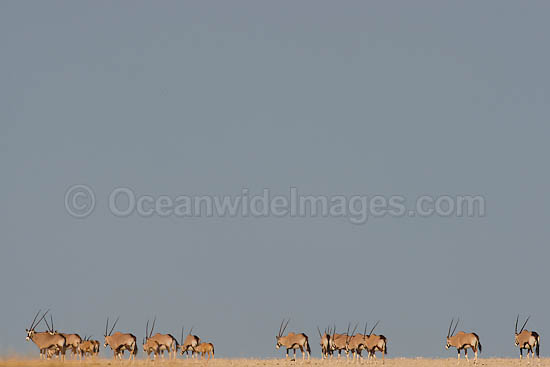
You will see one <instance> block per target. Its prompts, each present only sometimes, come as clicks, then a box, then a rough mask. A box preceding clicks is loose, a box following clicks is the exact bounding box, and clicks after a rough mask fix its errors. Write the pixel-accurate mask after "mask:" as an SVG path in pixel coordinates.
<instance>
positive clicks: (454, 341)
mask: <svg viewBox="0 0 550 367" xmlns="http://www.w3.org/2000/svg"><path fill="white" fill-rule="evenodd" d="M453 321H454V319H453V320H451V325H449V330H448V331H447V344H446V345H445V348H446V349H449V348H450V347H455V348H456V351H457V354H458V355H457V362H456V363H457V364H458V363H460V351H461V350H462V349H464V356H466V360H467V361H468V362H469V361H470V360H469V359H468V348H472V350H473V351H474V364H477V351H478V349H479V352H480V353H481V349H482V348H481V343H480V342H479V336H477V334H476V333H465V332H463V331H459V332H458V333H457V334H456V335H455V331H456V327H457V326H458V322H459V321H460V319H458V320H457V321H456V324H455V326H454V329H453V331H452V332H451V327H452V326H453Z"/></svg>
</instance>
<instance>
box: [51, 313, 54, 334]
mask: <svg viewBox="0 0 550 367" xmlns="http://www.w3.org/2000/svg"><path fill="white" fill-rule="evenodd" d="M50 321H51V323H52V333H53V329H54V327H53V316H52V314H50Z"/></svg>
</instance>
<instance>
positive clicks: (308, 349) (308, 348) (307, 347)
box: [306, 340, 311, 354]
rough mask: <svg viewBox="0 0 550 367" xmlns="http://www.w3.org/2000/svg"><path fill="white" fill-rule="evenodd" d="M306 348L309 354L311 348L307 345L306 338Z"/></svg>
mask: <svg viewBox="0 0 550 367" xmlns="http://www.w3.org/2000/svg"><path fill="white" fill-rule="evenodd" d="M306 350H307V352H308V353H309V354H311V348H310V347H309V340H306Z"/></svg>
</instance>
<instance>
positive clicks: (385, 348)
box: [384, 341, 388, 354]
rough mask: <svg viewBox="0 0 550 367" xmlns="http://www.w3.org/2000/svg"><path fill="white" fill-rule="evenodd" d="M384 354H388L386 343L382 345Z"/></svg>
mask: <svg viewBox="0 0 550 367" xmlns="http://www.w3.org/2000/svg"><path fill="white" fill-rule="evenodd" d="M384 354H388V342H387V341H386V342H385V343H384Z"/></svg>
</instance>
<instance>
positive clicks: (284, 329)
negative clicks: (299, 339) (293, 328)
mask: <svg viewBox="0 0 550 367" xmlns="http://www.w3.org/2000/svg"><path fill="white" fill-rule="evenodd" d="M289 322H290V317H289V318H288V320H287V321H286V324H285V326H284V327H283V334H284V333H285V331H286V327H287V326H288V323H289Z"/></svg>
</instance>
